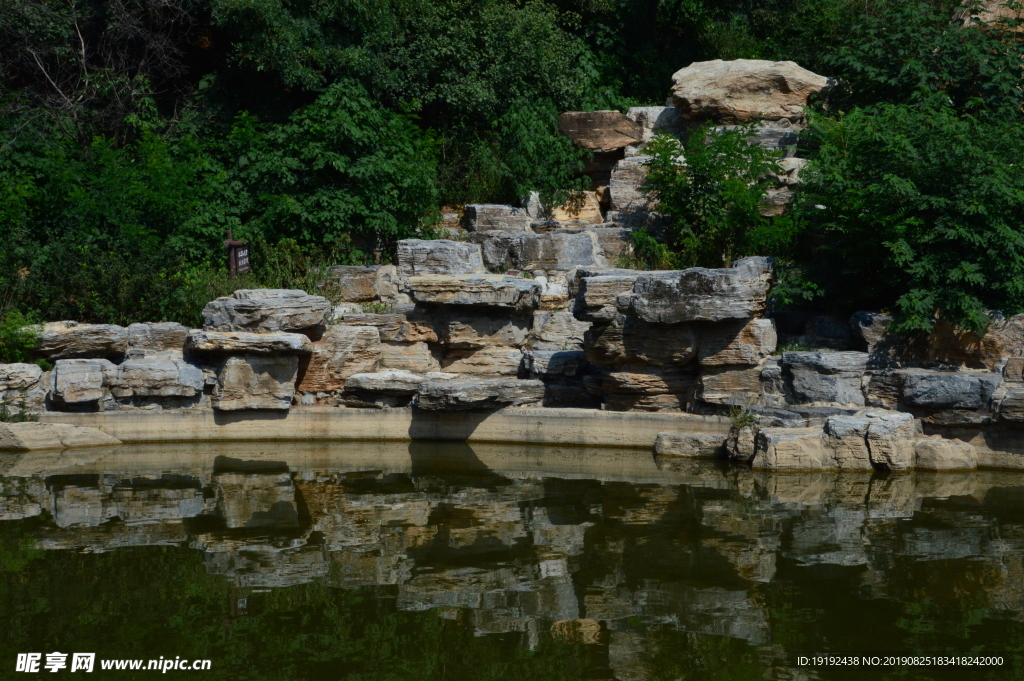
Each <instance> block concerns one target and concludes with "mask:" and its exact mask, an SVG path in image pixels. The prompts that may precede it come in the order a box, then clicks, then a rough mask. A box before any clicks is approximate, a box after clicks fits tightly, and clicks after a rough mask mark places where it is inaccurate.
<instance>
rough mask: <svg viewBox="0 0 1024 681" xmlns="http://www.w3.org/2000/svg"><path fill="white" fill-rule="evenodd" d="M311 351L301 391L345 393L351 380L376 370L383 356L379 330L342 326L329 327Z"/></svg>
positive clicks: (299, 388) (301, 383) (366, 327)
mask: <svg viewBox="0 0 1024 681" xmlns="http://www.w3.org/2000/svg"><path fill="white" fill-rule="evenodd" d="M312 350H313V351H312V353H311V354H310V356H309V363H308V364H307V365H306V366H305V368H304V373H303V375H302V379H301V381H300V383H299V386H298V390H300V391H301V392H307V393H329V392H335V391H340V390H343V389H344V388H345V380H346V379H348V377H350V376H353V375H355V374H363V373H367V372H371V371H375V370H376V369H377V365H378V364H379V362H380V359H381V354H382V350H381V342H380V334H379V332H378V331H377V328H376V327H373V326H345V325H342V324H335V325H332V326H329V327H327V330H326V331H325V332H324V335H323V337H322V338H321V339H320V340H318V341H317V342H315V343H313V344H312Z"/></svg>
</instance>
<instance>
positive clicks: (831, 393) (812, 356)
mask: <svg viewBox="0 0 1024 681" xmlns="http://www.w3.org/2000/svg"><path fill="white" fill-rule="evenodd" d="M867 364H868V355H867V353H866V352H787V353H784V354H783V355H782V366H783V370H784V371H786V372H787V373H788V374H789V376H790V379H791V381H792V391H793V396H794V398H795V399H796V400H797V401H798V402H836V403H839V404H852V405H857V406H864V392H863V390H862V388H861V382H862V377H863V375H864V372H865V371H866V370H867Z"/></svg>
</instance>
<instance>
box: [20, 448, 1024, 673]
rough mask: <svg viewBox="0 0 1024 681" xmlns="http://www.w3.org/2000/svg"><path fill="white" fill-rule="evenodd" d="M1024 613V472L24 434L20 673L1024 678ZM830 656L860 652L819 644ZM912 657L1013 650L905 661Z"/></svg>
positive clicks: (844, 651)
mask: <svg viewBox="0 0 1024 681" xmlns="http://www.w3.org/2000/svg"><path fill="white" fill-rule="evenodd" d="M1022 612H1024V472H1012V471H979V472H974V473H958V474H949V473H947V474H937V473H931V474H926V473H921V472H918V473H910V474H900V475H897V474H891V475H888V476H885V475H880V474H874V475H872V474H864V475H860V474H823V473H818V474H806V475H802V474H790V475H780V474H769V473H760V472H753V471H750V470H747V469H743V468H736V467H728V466H724V465H715V464H711V463H696V462H678V463H676V464H674V465H668V466H666V465H662V466H661V467H659V465H658V464H657V463H656V462H655V461H654V460H653V458H652V457H651V455H649V454H645V453H642V452H635V451H614V450H599V449H572V448H563V449H557V448H524V447H509V446H499V445H477V444H474V445H473V446H469V445H466V444H462V443H452V444H445V443H433V444H426V443H423V444H419V443H417V444H399V443H365V444H359V443H345V444H326V443H318V444H310V445H308V446H300V445H291V444H255V445H254V444H244V445H243V444H237V445H225V444H219V445H209V446H182V447H175V446H170V445H163V446H152V447H145V446H139V447H122V448H119V449H116V450H103V449H96V450H78V451H71V450H69V451H65V452H63V453H59V454H58V453H53V452H49V453H35V454H23V455H4V456H0V613H2V617H3V627H2V629H0V669H3V670H4V671H3V673H2V674H0V678H4V679H7V678H31V675H30V674H24V673H15V670H16V669H17V668H18V666H19V665H21V666H22V667H25V666H27V665H29V664H30V663H31V660H32V658H30V657H26V655H28V654H32V653H38V654H39V655H40V658H35V659H37V660H38V661H37V663H36V664H37V665H38V668H39V670H40V673H41V674H45V675H46V678H61V676H62V675H69V676H71V677H75V678H78V677H84V678H116V679H133V678H140V679H144V678H157V677H158V676H159V677H164V678H201V679H232V680H235V679H252V680H256V679H259V680H263V679H267V680H278V679H296V680H306V679H309V680H321V679H345V680H358V681H370V680H373V681H378V680H380V681H383V680H388V681H391V680H396V681H397V680H404V679H410V680H412V679H416V680H417V681H421V680H438V681H441V680H445V681H457V680H463V679H464V680H467V681H468V680H472V681H489V680H492V679H493V680H495V681H497V680H502V681H505V680H519V679H522V680H524V681H526V680H531V681H532V680H545V681H546V680H551V681H559V680H569V679H591V680H593V679H608V680H610V679H619V680H622V681H626V680H629V681H633V680H636V681H639V680H641V679H644V680H646V679H650V680H666V681H667V680H671V679H722V680H726V679H728V680H745V679H751V680H753V679H758V680H762V679H793V680H796V679H896V678H900V679H906V678H911V679H965V678H970V679H1011V678H1020V677H1021V675H1022V674H1024V662H1022V660H1024V615H1022ZM52 653H61V654H62V655H66V656H67V660H66V667H64V668H61V667H60V666H59V665H60V662H61V658H60V657H59V656H58V657H56V658H54V659H53V660H51V661H52V662H53V664H54V665H56V666H57V667H56V670H57V671H56V674H57V675H53V674H51V673H50V672H49V671H48V670H47V669H46V668H45V667H44V666H45V665H46V664H47V662H48V660H49V659H50V658H49V657H48V655H50V654H52ZM74 653H92V654H94V655H95V658H93V663H94V671H93V672H92V674H91V675H88V673H87V672H86V673H84V674H83V672H84V669H81V670H79V671H75V672H72V671H71V666H72V659H73V655H74ZM821 654H831V655H839V654H844V655H849V656H851V657H848V658H844V659H845V660H846V661H850V660H856V661H857V662H858V664H857V665H855V666H854V665H847V666H809V665H807V664H801V660H800V658H801V657H809V658H811V660H812V661H813V658H814V656H815V655H821ZM907 654H913V655H917V656H946V655H956V656H959V657H964V656H970V657H972V658H984V657H997V658H998V657H1001V658H1002V662H1003V664H1002V665H1001V666H974V667H971V668H970V669H965V668H964V667H956V666H936V665H935V662H937V661H938V660H932V664H931V666H894V667H887V666H883V665H884V664H885V662H886V660H885V657H886V656H888V655H907ZM19 655H20V656H21V657H19ZM873 657H878V658H879V659H878V660H875V661H874V663H875V664H877V665H879V666H872V665H873V662H872V658H873ZM133 660H139V661H140V664H143V665H144V666H143V669H142V671H131V670H130V668H126V669H122V670H116V669H113V670H112V669H104V668H102V666H103V665H108V666H109V665H114V664H117V663H118V662H117V661H123V662H121V664H123V665H130V663H131V661H133ZM149 660H156V661H157V663H158V664H157V666H158V667H161V665H162V668H161V670H160V671H156V670H151V669H146V667H145V665H148V661H149ZM197 660H199V661H202V660H209V669H208V670H199V671H194V670H188V671H184V670H181V669H180V667H181V666H182V665H184V664H192V663H194V662H195V661H197ZM83 664H84V662H83ZM168 665H171V666H170V667H169V668H168V670H167V671H166V672H163V671H162V669H163V668H166V667H168ZM175 665H176V666H177V667H178V668H176V667H175ZM200 666H201V665H200Z"/></svg>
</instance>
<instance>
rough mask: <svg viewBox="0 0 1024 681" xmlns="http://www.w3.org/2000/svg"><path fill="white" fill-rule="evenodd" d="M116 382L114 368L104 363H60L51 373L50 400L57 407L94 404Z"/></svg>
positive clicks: (106, 361) (86, 360) (102, 360)
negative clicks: (61, 404) (58, 404)
mask: <svg viewBox="0 0 1024 681" xmlns="http://www.w3.org/2000/svg"><path fill="white" fill-rule="evenodd" d="M116 380H117V366H116V365H115V364H113V363H112V362H110V361H109V360H106V359H61V360H58V361H57V362H56V364H54V367H53V371H51V372H50V397H51V398H52V399H53V400H54V401H55V402H58V403H64V404H82V403H87V402H97V401H99V400H101V399H103V398H104V397H105V396H106V395H107V394H108V393H107V390H106V386H109V385H111V384H113V383H115V382H116Z"/></svg>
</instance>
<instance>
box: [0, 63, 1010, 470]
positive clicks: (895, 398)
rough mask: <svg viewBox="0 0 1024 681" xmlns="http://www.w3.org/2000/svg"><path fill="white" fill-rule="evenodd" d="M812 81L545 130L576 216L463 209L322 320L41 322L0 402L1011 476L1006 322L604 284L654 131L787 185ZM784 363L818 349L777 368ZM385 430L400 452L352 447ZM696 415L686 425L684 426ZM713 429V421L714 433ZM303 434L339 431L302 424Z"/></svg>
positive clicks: (243, 308)
mask: <svg viewBox="0 0 1024 681" xmlns="http://www.w3.org/2000/svg"><path fill="white" fill-rule="evenodd" d="M828 84H829V80H828V79H827V78H824V77H821V76H817V75H816V74H813V73H811V72H809V71H806V70H804V69H801V68H800V67H799V66H797V65H796V64H793V63H791V62H761V61H752V60H738V61H734V62H721V61H715V62H704V63H698V64H693V65H691V66H689V67H687V68H685V69H682V70H681V71H679V72H678V73H676V74H675V76H674V77H673V87H672V100H671V101H672V102H673V104H674V106H669V107H643V108H638V109H632V110H630V111H629V113H628V114H625V115H623V114H620V113H618V112H590V113H578V112H570V113H567V114H564V115H563V116H562V119H561V124H562V129H563V131H564V132H565V133H566V134H567V135H569V136H570V137H572V138H573V139H574V140H576V141H577V142H578V143H579V144H580V145H581V146H584V147H586V148H588V149H591V150H593V151H594V152H595V155H594V158H595V161H594V164H592V167H590V168H588V169H586V170H585V172H587V173H588V174H589V175H590V177H591V179H592V181H593V182H594V185H595V189H594V192H592V193H589V194H586V195H585V196H584V197H583V199H584V200H583V201H582V204H581V205H576V206H575V207H574V208H573V209H572V210H570V209H568V208H564V207H563V208H556V209H554V210H547V211H545V210H544V209H543V208H542V207H541V206H539V202H538V201H537V197H536V196H533V197H530V199H529V200H527V201H524V206H522V207H513V206H495V205H469V206H466V207H465V211H464V215H463V219H462V223H461V226H460V227H457V228H456V227H454V226H452V228H451V230H450V232H451V233H450V235H449V236H451V237H452V238H449V239H439V240H433V241H425V240H416V239H410V240H405V241H401V242H399V243H398V247H397V253H396V258H395V262H394V264H391V265H382V266H375V267H351V266H344V267H337V268H335V269H334V271H333V275H332V276H333V277H334V278H335V283H336V284H337V286H332V289H340V290H341V298H342V299H343V300H342V302H340V304H332V303H331V302H329V301H328V300H327V299H326V298H324V297H322V296H319V295H315V294H316V292H315V291H313V292H305V291H295V290H239V291H236V292H234V293H233V294H232V295H230V296H227V297H224V298H219V299H217V300H214V301H211V302H210V303H209V304H207V306H206V308H205V309H204V311H203V319H204V323H203V328H201V329H188V328H185V327H183V326H181V325H180V324H175V323H151V324H132V325H131V326H128V327H127V328H123V327H120V326H112V325H93V324H83V323H76V322H73V321H64V322H55V323H49V324H46V325H45V326H44V327H43V328H42V331H41V333H40V335H39V339H38V343H37V345H36V347H35V349H34V353H35V356H36V357H38V358H41V359H47V360H48V361H49V362H51V363H53V370H52V371H48V372H44V371H43V370H42V369H40V368H39V367H38V366H36V365H35V364H9V365H0V396H2V397H3V398H4V399H5V400H6V402H7V404H8V405H10V407H14V408H22V407H21V405H24V407H23V408H24V409H26V410H28V411H36V412H47V414H46V416H45V417H44V418H43V421H50V422H57V421H63V422H65V423H75V424H77V425H92V423H93V422H95V423H96V424H99V423H102V422H106V423H108V424H112V423H115V422H116V423H118V424H120V425H118V426H117V429H118V430H117V432H114V431H109V432H111V433H112V434H114V435H115V436H117V437H122V436H123V438H122V439H127V440H136V441H137V440H139V439H145V437H144V436H142V435H140V433H143V432H145V431H147V429H146V428H145V427H139V428H135V427H131V426H126V425H125V419H129V420H132V419H134V420H136V421H138V420H139V419H141V418H143V417H144V416H145V415H146V414H151V413H155V412H173V413H179V412H180V413H183V414H199V415H200V416H197V417H195V418H193V417H189V419H187V420H188V422H189V423H192V424H196V423H199V424H203V425H201V426H199V427H201V428H203V429H213V430H217V429H227V430H224V432H225V433H227V432H230V433H232V435H230V436H227V437H237V438H240V439H249V438H248V437H247V436H246V435H245V434H244V433H242V432H241V431H242V430H244V427H242V426H239V425H238V424H239V422H241V421H244V420H246V419H250V420H252V421H253V423H258V424H259V427H256V428H254V429H253V432H258V433H260V434H261V435H260V436H261V437H269V439H273V438H272V437H271V436H269V435H268V433H269V430H268V428H272V424H273V423H274V422H275V421H274V419H277V421H278V427H279V428H280V429H281V430H282V432H299V431H300V430H301V428H300V427H299V426H297V425H295V424H293V425H292V426H287V427H286V426H284V425H283V421H281V419H282V418H283V417H284V416H285V415H286V414H287V413H289V412H292V411H302V412H304V413H305V412H316V413H317V414H325V415H327V416H317V417H315V418H313V420H312V421H309V422H310V423H313V422H317V423H321V422H322V421H323V419H324V418H328V419H329V418H336V419H344V418H345V416H344V415H345V414H349V415H350V417H351V418H350V419H349V420H350V423H351V424H352V431H353V432H356V433H361V432H369V433H385V432H386V433H391V434H394V433H395V432H398V431H401V433H399V435H400V436H404V437H410V438H414V437H433V438H438V437H445V436H446V433H447V434H448V436H449V437H451V438H454V439H469V438H470V437H476V438H477V439H481V437H482V436H481V435H480V434H476V435H474V433H476V429H477V428H478V427H479V428H480V429H481V432H489V433H495V434H499V435H493V436H492V437H495V438H498V439H505V440H507V441H529V442H537V441H543V439H544V437H548V438H549V439H550V441H552V442H561V443H565V442H566V440H565V434H566V433H574V432H577V431H574V430H573V429H565V427H564V423H565V420H564V419H562V418H554V414H555V412H556V411H557V412H558V413H559V414H564V413H565V412H564V410H565V409H571V410H581V411H578V412H577V413H579V414H581V415H586V418H585V419H582V420H581V422H583V423H593V422H594V421H593V418H594V417H595V416H597V415H600V414H601V413H602V412H625V413H630V412H633V413H635V412H659V413H664V414H672V413H675V414H679V415H680V416H682V415H683V414H687V415H688V416H687V417H686V418H685V419H676V420H674V421H669V422H667V426H666V428H665V431H663V435H662V436H661V437H658V438H657V444H656V445H655V437H654V436H655V435H657V433H648V431H647V428H649V425H650V424H649V423H648V422H644V424H643V425H640V423H639V421H640V419H638V423H637V429H638V432H640V433H643V436H642V438H641V439H642V440H643V441H642V442H641V441H638V440H637V438H633V439H631V438H630V437H626V436H623V435H622V432H621V425H616V426H614V428H612V429H611V431H608V432H609V433H611V434H608V435H607V436H605V435H600V436H594V437H590V438H588V437H586V436H584V435H581V434H579V433H577V435H576V436H578V437H579V438H580V441H581V442H586V443H588V444H604V445H609V446H637V445H638V444H639V446H643V447H651V446H655V449H656V452H657V455H658V456H659V457H663V458H668V457H698V458H700V457H728V458H731V459H733V460H736V461H742V462H746V463H748V464H749V465H752V466H754V467H757V468H766V469H775V470H784V469H840V470H846V469H863V470H869V469H885V470H893V471H895V470H906V469H910V468H915V467H919V468H929V469H959V468H973V467H975V466H977V465H978V464H979V463H980V464H982V465H990V466H1012V467H1022V466H1021V463H1022V462H1024V455H1022V454H1024V451H1021V450H1022V449H1024V448H1020V447H1019V445H1017V444H1015V442H1016V441H1017V440H1021V439H1022V438H1020V437H1019V435H1024V431H1022V430H1020V428H1021V427H1022V426H1024V316H1021V317H1014V318H1012V319H1003V318H1002V317H1001V316H999V315H998V314H997V313H993V323H992V324H991V326H990V329H989V331H988V333H987V334H986V335H985V336H984V337H983V338H978V337H975V336H971V335H970V334H963V333H958V332H957V331H956V330H954V329H949V328H945V327H942V326H941V325H940V326H939V327H938V328H937V329H936V331H935V333H934V334H932V337H931V338H929V339H928V340H927V342H917V343H909V342H907V341H906V340H905V339H902V338H900V337H898V336H896V335H894V334H891V333H889V332H888V331H887V325H888V321H889V318H888V317H886V316H885V315H882V314H877V313H870V312H861V313H857V314H856V315H854V316H853V318H852V319H851V320H849V321H847V320H842V319H836V318H832V317H823V316H813V315H802V314H801V313H798V312H787V313H772V314H768V313H767V307H768V306H767V296H768V292H769V288H770V286H771V283H772V277H773V262H772V261H771V260H770V259H768V258H744V259H742V260H739V261H737V262H735V263H733V265H732V266H731V267H724V268H718V269H707V268H691V269H687V270H682V271H659V272H650V271H639V270H632V269H623V268H621V267H619V265H621V264H622V263H623V261H624V258H625V257H627V256H628V255H629V254H630V248H631V245H630V243H631V242H630V237H629V232H630V230H631V229H633V228H635V227H636V226H637V225H647V226H650V225H652V224H655V223H657V221H658V220H660V218H659V216H658V215H657V212H656V211H655V210H654V209H655V208H656V207H655V206H652V205H651V204H650V201H649V200H648V198H647V197H646V195H645V194H644V192H643V175H644V167H645V166H644V163H645V161H646V158H647V157H645V156H644V154H643V150H644V146H645V145H646V144H647V143H648V142H649V141H650V139H651V138H652V136H653V135H654V134H655V133H656V132H668V133H670V134H676V135H684V134H686V132H687V130H689V129H692V128H693V126H695V125H697V124H700V123H703V122H705V121H711V122H713V123H714V124H716V125H720V126H730V125H737V124H743V123H751V122H753V123H756V128H755V139H757V140H758V141H759V142H760V143H762V144H765V145H766V146H771V147H774V148H778V149H782V150H784V151H785V152H786V153H787V158H788V159H789V160H791V161H792V164H791V165H792V166H793V173H794V178H790V180H794V181H795V173H796V171H797V170H798V168H799V165H800V164H801V163H802V161H799V159H795V158H793V157H792V155H793V153H794V150H795V135H794V134H793V132H794V130H797V129H799V128H800V126H802V125H803V123H804V120H803V111H804V107H805V106H806V105H807V103H808V99H809V98H810V97H811V96H813V95H815V94H817V93H819V92H820V91H821V90H822V89H824V88H826V87H827V86H828ZM602 163H603V164H604V165H603V166H602V165H601V164H602ZM783 180H785V181H783ZM790 180H786V179H785V178H781V179H780V183H781V184H780V187H779V191H778V193H776V194H774V195H772V196H770V197H769V201H768V204H767V205H766V208H765V210H766V211H767V212H771V211H773V210H776V209H777V208H779V207H780V206H781V207H784V205H785V203H786V201H787V199H786V197H785V187H786V186H787V185H786V184H785V183H786V182H789V181H790ZM601 183H604V184H601ZM773 206H774V207H773ZM780 343H784V344H785V345H789V346H791V347H799V346H806V347H813V348H816V349H814V350H804V351H791V352H780ZM356 410H359V412H358V413H363V414H369V413H373V412H366V411H365V410H376V413H378V414H380V415H381V417H374V416H358V417H357V416H356V414H357V411H356ZM396 410H402V411H401V412H399V411H396ZM498 410H506V411H514V412H517V413H519V415H520V416H519V417H516V418H520V419H521V422H522V423H524V424H525V423H527V422H529V421H530V419H531V418H534V417H533V416H529V414H534V413H536V414H538V415H537V416H536V419H537V423H538V424H541V425H538V426H537V427H532V426H531V427H526V426H523V427H522V430H523V431H524V432H531V433H533V435H531V436H530V438H528V439H526V440H522V439H516V436H515V435H514V434H512V433H511V430H514V429H518V428H520V426H517V425H515V424H516V423H519V422H517V421H516V420H515V418H513V417H511V416H510V417H509V419H511V420H508V419H506V421H502V423H504V424H505V425H502V426H500V427H499V426H497V425H494V424H496V423H498V422H499V421H500V419H498V420H491V421H490V423H491V424H492V425H491V427H487V426H482V425H481V424H486V423H488V419H489V418H490V416H488V415H489V414H490V415H493V414H494V413H495V412H496V411H498ZM545 410H551V411H550V412H549V413H550V414H552V418H547V417H544V416H542V415H541V414H542V413H543V412H544V411H545ZM583 410H585V411H583ZM97 414H103V415H105V416H112V415H115V414H121V415H122V416H119V417H118V418H116V419H112V418H106V419H101V418H96V415H97ZM203 414H205V416H202V415H203ZM388 414H390V415H391V416H392V417H394V418H395V419H397V420H396V421H395V423H399V424H400V425H399V426H397V428H398V431H396V430H395V429H394V428H391V429H390V430H389V429H388V428H384V429H383V430H381V427H379V426H378V425H368V426H366V427H365V428H364V427H363V426H358V425H356V424H357V422H361V421H360V419H362V420H364V421H366V422H367V423H370V422H373V421H374V419H375V418H376V419H377V420H378V421H379V420H381V418H385V419H386V418H387V417H388ZM399 414H402V416H401V417H399ZM456 414H461V415H462V416H454V415H456ZM524 414H527V415H526V416H524ZM232 415H234V416H232ZM439 415H448V416H444V417H442V416H439ZM693 415H697V416H693ZM699 415H706V417H707V425H706V426H702V427H698V426H696V425H695V423H696V420H699V418H700V416H699ZM723 416H728V417H729V418H731V419H732V420H733V421H734V422H735V426H734V427H733V429H732V432H731V433H728V434H727V432H726V431H727V430H728V428H726V427H723V425H722V423H723V420H722V417H723ZM303 418H309V417H303ZM616 419H619V421H621V418H620V417H616ZM299 420H301V419H293V421H299ZM619 421H616V423H618V422H619ZM176 423H177V422H176ZM181 423H184V421H181ZM544 424H548V425H544ZM38 428H39V426H37V427H36V429H37V430H38ZM133 428H134V430H133ZM161 428H163V426H160V427H153V428H150V429H149V432H156V431H160V429H161ZM488 428H490V430H488ZM502 428H504V429H505V430H504V431H502ZM314 430H315V432H316V433H319V434H320V436H323V437H335V436H337V434H338V429H337V428H334V427H332V426H325V425H323V424H322V423H321V425H317V426H315V428H314ZM555 430H559V431H560V432H558V433H555V432H553V431H555ZM596 431H597V432H603V431H601V429H600V428H597V429H596ZM612 431H614V432H612ZM25 432H26V435H24V436H23V437H24V438H25V439H26V441H27V440H30V439H32V438H33V437H35V436H30V435H29V434H27V433H28V430H27V429H26V430H25ZM502 432H504V433H505V435H500V433H502ZM545 432H547V433H548V435H547V436H545V435H544V433H545ZM715 433H717V434H715ZM1018 434H1019V435H1018ZM348 436H350V437H351V436H352V435H348ZM19 437H22V436H19ZM48 437H50V438H51V440H50V441H51V442H61V443H63V440H62V439H61V438H62V437H65V436H61V435H58V434H56V433H52V434H51V435H49V436H48ZM180 437H181V439H194V438H195V437H197V435H196V434H195V433H191V434H184V433H183V434H182V435H181V436H180ZM209 437H210V438H212V439H218V438H220V437H225V436H224V435H216V434H214V433H212V432H211V433H210V434H209ZM385 437H387V438H390V437H391V435H387V436H385ZM3 438H5V439H3V440H2V442H8V441H11V442H13V441H14V440H13V439H12V438H14V436H13V435H11V436H6V435H5V436H3ZM36 439H38V438H36ZM157 439H172V438H171V437H168V436H164V435H161V436H160V437H158V438H157ZM484 439H485V438H484ZM97 444H101V443H99V442H97ZM28 446H29V445H24V447H28Z"/></svg>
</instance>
